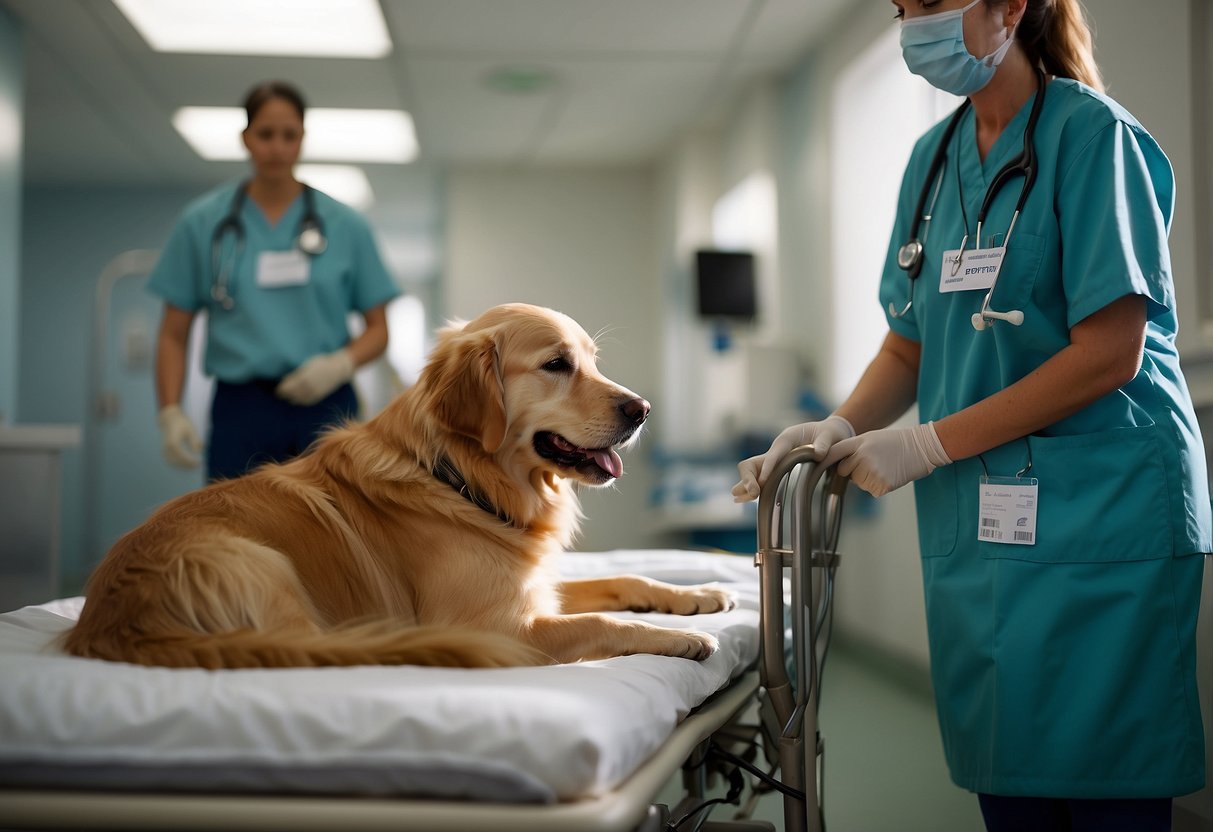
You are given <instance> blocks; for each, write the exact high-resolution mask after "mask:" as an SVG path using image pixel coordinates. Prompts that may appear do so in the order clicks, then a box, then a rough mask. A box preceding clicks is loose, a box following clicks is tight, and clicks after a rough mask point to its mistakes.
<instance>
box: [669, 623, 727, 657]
mask: <svg viewBox="0 0 1213 832" xmlns="http://www.w3.org/2000/svg"><path fill="white" fill-rule="evenodd" d="M675 632H677V633H678V634H679V635H681V636H683V638H684V639H685V640H686V644H685V652H683V653H673V654H670V655H677V656H679V657H681V658H684V659H692V660H694V661H697V662H701V661H703V660H704V659H706V658H707V657H708V656H710V655H712V654H713V653H715V652H716V651H717V650H719V649H720V642H719V641H717V640H716V636H713V635H709V634H708V633H699V632H695V631H693V630H676V631H675Z"/></svg>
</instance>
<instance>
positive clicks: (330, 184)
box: [295, 165, 375, 210]
mask: <svg viewBox="0 0 1213 832" xmlns="http://www.w3.org/2000/svg"><path fill="white" fill-rule="evenodd" d="M295 178H296V179H298V180H299V181H300V182H303V183H305V184H307V185H311V186H312V187H313V188H315V189H316V190H318V191H324V192H325V193H326V194H328V195H329V196H331V197H332V198H333V199H336V200H339V201H341V202H344V203H345V204H346V205H349V206H350V207H351V208H357V209H359V210H362V209H364V208H366V207H367V206H369V205H370V204H371V203H372V202H374V201H375V192H374V191H372V190H371V183H370V180H368V179H367V178H366V173H365V172H364V171H363V170H362V168H358V167H354V166H353V165H297V166H296V167H295Z"/></svg>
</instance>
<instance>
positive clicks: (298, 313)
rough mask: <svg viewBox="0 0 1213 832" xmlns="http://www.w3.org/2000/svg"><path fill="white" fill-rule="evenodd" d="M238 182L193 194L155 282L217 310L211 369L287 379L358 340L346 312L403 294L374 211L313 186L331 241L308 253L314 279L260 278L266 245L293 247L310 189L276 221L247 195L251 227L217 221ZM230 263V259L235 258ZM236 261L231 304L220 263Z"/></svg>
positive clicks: (177, 302) (177, 300)
mask: <svg viewBox="0 0 1213 832" xmlns="http://www.w3.org/2000/svg"><path fill="white" fill-rule="evenodd" d="M238 187H240V183H238V182H229V183H227V184H225V185H222V186H220V187H218V188H216V189H214V190H212V191H210V192H209V193H207V194H204V195H203V196H201V197H199V198H198V199H196V200H194V201H193V202H192V203H190V204H189V205H188V206H187V207H186V209H185V211H184V212H183V213H182V216H181V218H180V219H179V220H178V221H177V224H176V226H175V227H174V228H173V231H172V234H171V235H170V236H169V239H168V242H167V244H166V245H165V247H164V249H163V251H162V252H161V253H160V258H159V260H158V261H157V263H156V266H155V268H154V269H153V271H152V275H151V279H150V281H149V283H148V288H149V290H150V291H152V292H153V293H154V294H156V295H158V296H159V297H160V298H162V299H163V300H164V301H166V302H167V303H169V304H171V305H173V306H175V307H177V308H179V309H184V310H186V311H190V312H195V311H199V310H203V309H205V310H206V311H207V313H208V324H207V345H206V358H205V369H206V372H207V374H208V375H213V376H215V377H216V378H218V379H220V380H221V381H226V382H230V383H241V382H246V381H249V380H252V379H278V378H281V377H282V376H284V375H286V374H287V373H289V372H290V371H292V370H294V369H295V368H296V367H298V366H299V365H301V364H302V363H303V362H305V361H307V359H309V358H311V357H313V356H315V355H319V354H322V353H328V352H332V351H334V350H337V349H340V348H341V347H344V346H345V345H346V344H348V343H349V341H350V333H349V328H348V325H347V321H346V315H347V314H348V313H349V312H352V311H357V312H366V311H368V310H370V309H373V308H375V307H376V306H381V305H382V304H384V303H387V302H388V301H389V300H391V299H392V298H394V297H396V296H397V295H398V294H399V290H398V289H397V288H396V285H395V283H394V282H393V281H392V278H391V277H390V276H389V275H388V273H387V270H386V269H385V268H384V266H383V261H382V260H381V259H380V257H379V252H378V249H377V248H376V246H375V240H374V237H373V235H372V233H371V229H370V226H369V225H368V223H367V222H366V220H365V219H364V218H363V217H362V216H361V215H360V214H359V213H358V212H357V211H354V210H353V209H352V208H350V207H349V206H347V205H344V204H343V203H340V202H338V201H337V200H335V199H333V198H332V197H330V196H328V195H326V194H324V193H322V192H320V191H316V190H313V191H312V193H313V196H314V200H315V210H316V214H317V216H318V217H319V219H320V222H321V224H322V225H323V227H324V233H325V236H326V237H327V239H328V247H327V248H326V249H325V250H324V251H323V252H322V253H320V254H318V255H306V256H305V257H306V259H307V261H308V264H309V273H308V279H307V282H306V283H302V284H292V285H282V286H273V287H269V286H264V285H259V284H258V280H257V268H258V262H259V257H260V255H261V254H262V253H263V252H290V251H292V250H293V249H294V248H295V240H296V238H297V237H298V235H299V224H300V221H301V220H302V219H303V217H304V214H305V205H304V198H303V195H302V194H300V195H299V196H298V197H296V199H295V201H294V202H293V203H291V205H290V207H289V208H288V209H287V211H286V213H285V214H284V215H283V216H282V218H281V219H280V220H279V221H278V222H277V224H275V225H271V224H270V223H269V221H268V220H267V219H266V217H265V214H264V213H262V211H261V208H260V207H258V206H257V204H256V203H255V202H254V201H253V200H251V199H247V198H246V199H245V200H244V204H243V205H242V206H241V210H240V222H241V223H242V225H243V227H244V233H245V235H246V239H245V244H244V247H243V251H237V248H238V247H237V244H236V235H235V233H234V232H233V231H227V232H225V233H224V234H223V235H222V237H221V238H220V240H219V241H217V242H216V241H215V240H214V233H215V229H216V228H217V227H218V226H219V224H220V223H222V222H223V220H224V218H225V217H227V216H228V214H229V212H230V210H231V208H232V201H233V198H234V197H235V194H236V189H237V188H238ZM229 264H230V266H229ZM225 266H229V267H230V268H231V276H230V277H229V278H228V291H229V292H230V294H231V295H232V297H233V298H234V300H235V306H234V308H232V309H230V310H227V309H224V308H223V307H222V306H220V305H219V303H217V302H216V301H215V300H214V299H213V298H212V296H211V288H212V286H213V284H214V281H215V279H216V271H217V269H219V268H224V267H225Z"/></svg>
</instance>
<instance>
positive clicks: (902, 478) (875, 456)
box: [822, 422, 952, 497]
mask: <svg viewBox="0 0 1213 832" xmlns="http://www.w3.org/2000/svg"><path fill="white" fill-rule="evenodd" d="M835 462H837V463H838V473H840V474H842V475H843V476H847V477H850V478H851V482H853V483H855V484H856V485H858V486H859V487H860V488H862V489H863V490H864V491H866V492H868V493H869V494H871V495H872V496H873V497H883V496H884V495H885V494H888V493H889V492H890V491H894V490H896V489H898V488H901V487H902V486H903V485H905V484H906V483H908V482H913V481H914V480H917V479H921V478H922V477H925V476H926V475H927V474H929V473H931V472H932V471H934V470H935V469H936V468H938V467H939V466H941V465H950V464H951V463H952V460H951V459H950V458H949V457H948V454H947V452H946V451H945V450H944V449H943V445H942V444H940V442H939V436H938V435H936V433H935V423H934V422H927V423H926V424H925V425H915V426H914V427H912V428H885V429H883V430H872V431H868V432H867V433H861V434H860V435H859V436H856V437H853V438H851V439H844V440H843V441H841V442H838V443H836V444H835V445H834V447H832V448H830V452H829V453H828V454H826V457H825V460H824V461H823V463H822V464H824V465H827V466H828V465H833V464H834V463H835Z"/></svg>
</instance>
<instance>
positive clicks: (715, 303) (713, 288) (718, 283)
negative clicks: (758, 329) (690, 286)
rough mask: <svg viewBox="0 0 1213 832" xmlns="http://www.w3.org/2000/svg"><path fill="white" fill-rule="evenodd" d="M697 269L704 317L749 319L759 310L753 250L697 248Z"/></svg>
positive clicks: (701, 311)
mask: <svg viewBox="0 0 1213 832" xmlns="http://www.w3.org/2000/svg"><path fill="white" fill-rule="evenodd" d="M695 273H696V284H697V286H698V289H699V314H700V315H702V316H703V317H705V318H721V317H723V318H740V319H746V320H749V319H752V318H753V317H754V316H755V315H756V314H757V312H758V308H757V307H758V303H757V298H756V293H755V290H754V255H753V254H751V253H750V252H748V251H714V250H702V251H697V252H695Z"/></svg>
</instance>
